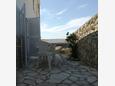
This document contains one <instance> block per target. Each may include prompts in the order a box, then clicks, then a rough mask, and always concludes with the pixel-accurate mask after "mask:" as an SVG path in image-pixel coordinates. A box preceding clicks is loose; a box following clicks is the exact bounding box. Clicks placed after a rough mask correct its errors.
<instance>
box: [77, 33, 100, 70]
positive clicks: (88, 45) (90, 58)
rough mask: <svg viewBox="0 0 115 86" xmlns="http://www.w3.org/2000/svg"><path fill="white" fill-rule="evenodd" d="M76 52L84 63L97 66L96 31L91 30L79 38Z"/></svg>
mask: <svg viewBox="0 0 115 86" xmlns="http://www.w3.org/2000/svg"><path fill="white" fill-rule="evenodd" d="M77 54H78V57H79V58H80V60H81V62H82V63H83V64H85V65H88V66H91V67H94V68H97V67H98V32H97V31H96V32H93V33H91V34H89V35H88V36H86V37H84V38H83V39H81V40H79V42H78V48H77Z"/></svg>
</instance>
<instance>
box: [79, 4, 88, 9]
mask: <svg viewBox="0 0 115 86" xmlns="http://www.w3.org/2000/svg"><path fill="white" fill-rule="evenodd" d="M87 6H88V4H82V5H79V6H78V9H80V8H85V7H87Z"/></svg>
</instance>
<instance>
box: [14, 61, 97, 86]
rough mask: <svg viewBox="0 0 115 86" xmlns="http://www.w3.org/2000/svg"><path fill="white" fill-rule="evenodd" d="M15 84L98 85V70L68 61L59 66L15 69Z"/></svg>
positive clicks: (40, 85)
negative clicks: (49, 68)
mask: <svg viewBox="0 0 115 86" xmlns="http://www.w3.org/2000/svg"><path fill="white" fill-rule="evenodd" d="M16 78H17V79H16V84H17V86H98V72H97V70H95V69H93V68H89V67H87V66H83V65H81V64H80V63H79V62H75V61H68V62H67V63H66V64H63V65H62V66H61V67H53V68H52V70H51V71H49V70H48V68H37V67H32V68H27V69H23V70H21V69H20V70H17V77H16Z"/></svg>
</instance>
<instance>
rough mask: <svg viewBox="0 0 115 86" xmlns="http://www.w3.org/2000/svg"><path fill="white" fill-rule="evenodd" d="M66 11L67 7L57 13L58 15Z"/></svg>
mask: <svg viewBox="0 0 115 86" xmlns="http://www.w3.org/2000/svg"><path fill="white" fill-rule="evenodd" d="M66 11H67V9H64V10H61V11H59V12H58V13H56V15H61V14H63V13H64V12H66Z"/></svg>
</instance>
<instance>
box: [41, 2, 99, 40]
mask: <svg viewBox="0 0 115 86" xmlns="http://www.w3.org/2000/svg"><path fill="white" fill-rule="evenodd" d="M97 12H98V0H41V1H40V28H41V38H42V39H63V38H66V33H67V32H70V33H72V32H74V31H76V30H77V29H78V28H79V27H80V26H82V25H83V24H84V23H85V22H87V21H88V20H89V19H90V18H91V17H92V16H94V15H95V14H97Z"/></svg>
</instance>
